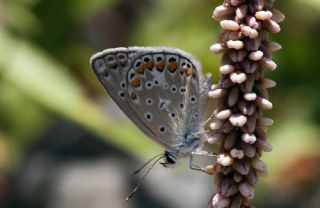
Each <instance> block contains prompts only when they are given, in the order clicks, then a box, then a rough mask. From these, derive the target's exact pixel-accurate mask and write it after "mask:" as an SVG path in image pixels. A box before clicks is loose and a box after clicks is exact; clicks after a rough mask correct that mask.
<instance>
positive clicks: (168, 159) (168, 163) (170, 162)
mask: <svg viewBox="0 0 320 208" xmlns="http://www.w3.org/2000/svg"><path fill="white" fill-rule="evenodd" d="M177 159H178V158H177V157H176V156H175V154H174V153H172V152H168V151H165V153H164V162H163V163H161V164H162V165H163V167H165V168H172V167H173V166H174V165H175V164H176V163H177Z"/></svg>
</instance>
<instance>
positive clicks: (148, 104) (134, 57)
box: [91, 47, 211, 150]
mask: <svg viewBox="0 0 320 208" xmlns="http://www.w3.org/2000/svg"><path fill="white" fill-rule="evenodd" d="M91 65H92V67H93V69H94V71H95V73H96V75H97V77H98V79H99V80H100V82H101V83H102V85H103V86H104V88H105V89H106V90H107V92H108V93H109V95H110V96H111V97H112V99H113V100H114V101H115V102H116V103H117V104H118V106H119V107H120V108H121V109H122V111H123V112H124V113H125V114H126V115H127V116H128V117H129V118H130V119H131V120H132V121H133V122H134V123H135V124H136V125H137V126H138V127H139V128H140V129H141V130H142V131H143V132H144V133H145V134H146V135H147V136H149V137H150V138H152V139H153V140H155V141H156V142H158V143H159V144H161V145H163V146H164V147H165V148H166V149H167V150H174V147H175V146H178V145H179V144H181V142H182V138H183V137H184V136H185V135H186V134H190V133H196V132H198V131H199V129H200V123H201V119H202V117H203V112H204V106H205V103H206V99H207V92H208V90H209V88H210V84H211V75H209V76H206V77H203V76H202V74H201V68H200V65H199V64H198V62H197V61H196V60H195V59H194V58H193V57H192V56H191V55H189V54H187V53H186V52H184V51H182V50H179V49H174V48H167V47H132V48H116V49H108V50H105V51H103V52H101V53H98V54H96V55H94V56H93V57H92V58H91Z"/></svg>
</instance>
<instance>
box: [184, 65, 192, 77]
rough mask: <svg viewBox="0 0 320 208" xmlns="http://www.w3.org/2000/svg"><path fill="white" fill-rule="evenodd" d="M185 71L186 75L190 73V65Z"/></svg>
mask: <svg viewBox="0 0 320 208" xmlns="http://www.w3.org/2000/svg"><path fill="white" fill-rule="evenodd" d="M185 73H186V75H187V76H190V75H191V74H192V67H188V68H186V69H185Z"/></svg>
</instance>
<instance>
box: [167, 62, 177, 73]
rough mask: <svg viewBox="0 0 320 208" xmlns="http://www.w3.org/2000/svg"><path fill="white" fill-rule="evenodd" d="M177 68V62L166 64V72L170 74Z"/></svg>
mask: <svg viewBox="0 0 320 208" xmlns="http://www.w3.org/2000/svg"><path fill="white" fill-rule="evenodd" d="M177 68H178V63H177V62H170V63H169V64H168V70H169V71H170V72H172V73H173V72H175V71H176V70H177Z"/></svg>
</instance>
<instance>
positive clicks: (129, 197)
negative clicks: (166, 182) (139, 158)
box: [126, 154, 165, 201]
mask: <svg viewBox="0 0 320 208" xmlns="http://www.w3.org/2000/svg"><path fill="white" fill-rule="evenodd" d="M159 156H161V157H159ZM157 157H159V158H158V159H157V160H156V161H154V163H152V165H151V166H150V168H149V169H148V170H147V171H146V173H145V174H144V175H143V176H142V178H141V179H140V182H139V184H138V185H137V186H136V187H135V188H134V189H133V190H132V192H131V193H130V194H129V196H128V197H127V198H126V201H129V200H130V199H131V198H132V197H133V196H134V194H135V193H136V192H137V190H138V189H139V187H140V186H141V185H142V182H143V180H144V179H145V178H146V177H147V175H148V174H149V172H150V171H151V170H152V168H153V167H154V166H155V165H156V164H157V163H158V162H159V160H161V159H162V158H164V157H165V156H164V154H161V155H157V156H155V157H153V158H151V159H150V160H149V161H148V162H147V163H146V164H144V165H143V167H145V166H146V165H147V164H148V163H150V162H151V161H152V160H154V159H155V158H157ZM140 169H141V168H140ZM140 169H139V171H140ZM142 169H143V168H142Z"/></svg>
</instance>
